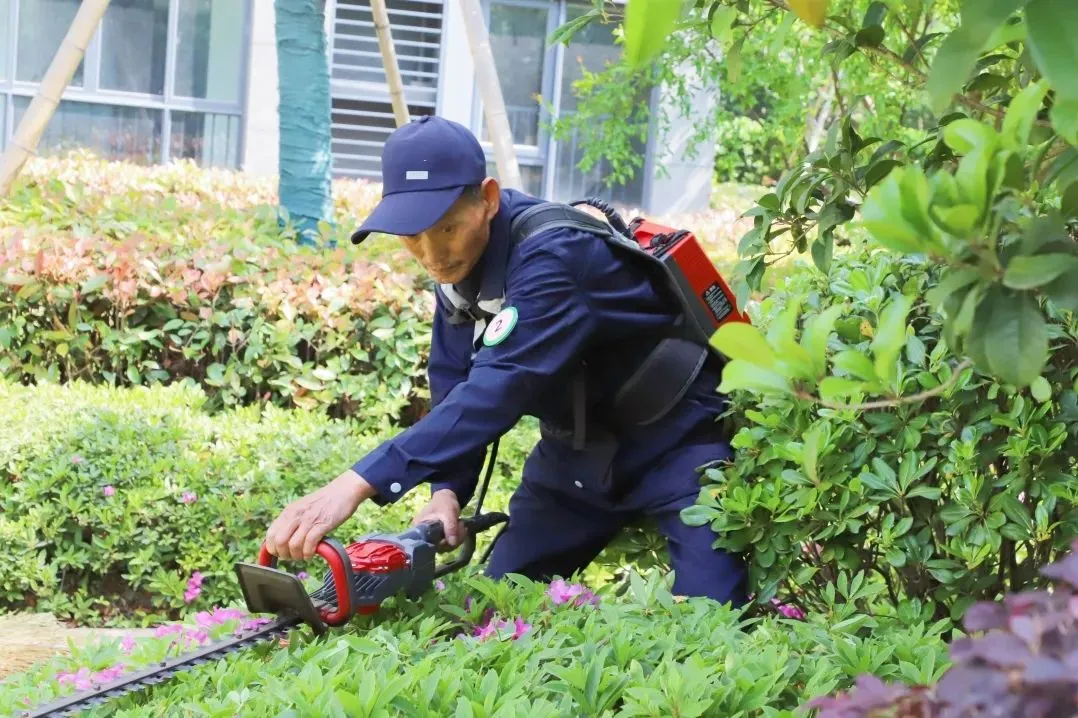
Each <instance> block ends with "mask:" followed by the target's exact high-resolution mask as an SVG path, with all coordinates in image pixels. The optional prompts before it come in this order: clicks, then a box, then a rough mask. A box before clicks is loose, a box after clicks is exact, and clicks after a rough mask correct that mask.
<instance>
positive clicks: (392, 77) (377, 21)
mask: <svg viewBox="0 0 1078 718" xmlns="http://www.w3.org/2000/svg"><path fill="white" fill-rule="evenodd" d="M371 13H372V14H373V15H374V32H375V34H377V35H378V47H379V49H381V51H382V67H383V68H384V69H385V72H386V84H388V85H389V99H390V101H391V102H392V103H393V117H394V118H395V119H396V121H397V127H400V126H401V125H403V124H406V123H407V122H408V104H407V102H405V99H404V81H403V80H401V73H400V68H399V67H398V66H397V51H396V49H394V47H393V36H392V34H390V30H389V13H388V12H387V11H386V3H385V0H371Z"/></svg>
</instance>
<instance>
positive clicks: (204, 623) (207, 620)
mask: <svg viewBox="0 0 1078 718" xmlns="http://www.w3.org/2000/svg"><path fill="white" fill-rule="evenodd" d="M246 615H247V614H246V613H245V612H243V611H241V610H240V609H238V608H215V609H213V613H210V612H209V611H199V612H198V613H196V614H195V623H197V624H198V625H199V626H201V627H203V628H210V627H211V626H220V625H222V624H224V623H228V622H229V621H233V620H235V619H237V618H243V617H244V616H246Z"/></svg>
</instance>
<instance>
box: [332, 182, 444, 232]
mask: <svg viewBox="0 0 1078 718" xmlns="http://www.w3.org/2000/svg"><path fill="white" fill-rule="evenodd" d="M463 192H464V186H463V185H462V186H460V187H448V188H446V189H438V190H427V191H424V192H400V193H397V194H391V195H387V196H385V197H383V198H382V201H381V202H379V203H378V205H377V206H376V207H375V208H374V211H373V212H371V213H370V216H368V217H367V219H366V221H365V222H363V224H362V225H361V226H360V227H359V229H357V230H356V231H355V232H353V233H352V244H359V243H360V242H362V241H363V240H364V239H366V238H367V237H368V236H370V235H371V234H372V233H374V232H382V233H383V234H395V235H398V236H399V235H409V234H419V233H420V232H422V231H423V230H425V229H428V228H430V227H431V225H433V224H434V223H435V222H437V221H438V220H439V219H441V218H442V215H444V214H445V213H446V212H447V211H448V210H449V208H450V207H452V206H453V203H454V202H456V201H457V198H459V197H460V195H461V194H462V193H463Z"/></svg>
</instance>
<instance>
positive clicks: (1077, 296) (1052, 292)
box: [1042, 269, 1078, 313]
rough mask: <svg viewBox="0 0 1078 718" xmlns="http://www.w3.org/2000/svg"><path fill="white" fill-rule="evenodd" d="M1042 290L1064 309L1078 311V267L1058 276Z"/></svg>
mask: <svg viewBox="0 0 1078 718" xmlns="http://www.w3.org/2000/svg"><path fill="white" fill-rule="evenodd" d="M1042 291H1043V292H1044V293H1045V294H1046V295H1048V298H1049V299H1051V300H1052V301H1053V302H1055V303H1056V304H1058V305H1059V306H1060V307H1062V308H1063V309H1066V310H1067V311H1071V312H1075V313H1078V269H1075V270H1071V271H1070V272H1067V273H1066V274H1064V275H1062V276H1060V277H1057V278H1056V280H1055V281H1054V282H1052V283H1051V284H1048V285H1045V287H1044V288H1043V289H1042Z"/></svg>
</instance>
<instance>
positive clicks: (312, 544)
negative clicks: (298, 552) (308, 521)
mask: <svg viewBox="0 0 1078 718" xmlns="http://www.w3.org/2000/svg"><path fill="white" fill-rule="evenodd" d="M325 535H326V525H325V523H323V522H321V521H316V522H315V524H314V525H313V526H311V528H310V530H309V531H308V532H307V537H306V538H305V539H304V541H303V558H305V559H309V558H311V557H312V556H314V552H315V549H317V548H318V542H319V541H321V540H322V537H324V536H325Z"/></svg>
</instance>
